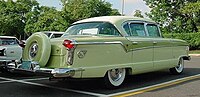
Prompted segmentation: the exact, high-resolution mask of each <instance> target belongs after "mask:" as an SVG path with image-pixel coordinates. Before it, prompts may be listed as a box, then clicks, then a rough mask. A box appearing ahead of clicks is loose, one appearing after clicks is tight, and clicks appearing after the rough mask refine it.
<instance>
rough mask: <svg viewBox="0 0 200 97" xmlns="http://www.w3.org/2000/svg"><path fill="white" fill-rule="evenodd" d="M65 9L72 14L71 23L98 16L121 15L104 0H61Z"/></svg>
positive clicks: (68, 13)
mask: <svg viewBox="0 0 200 97" xmlns="http://www.w3.org/2000/svg"><path fill="white" fill-rule="evenodd" d="M61 2H62V3H63V6H64V7H63V11H64V12H65V13H66V14H67V15H68V16H70V19H71V21H70V23H73V22H75V21H78V20H81V19H85V18H89V17H97V16H108V15H120V14H119V12H118V11H117V10H116V9H112V8H111V6H112V5H111V4H110V3H108V2H105V1H103V0H61Z"/></svg>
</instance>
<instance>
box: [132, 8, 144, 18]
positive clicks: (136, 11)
mask: <svg viewBox="0 0 200 97" xmlns="http://www.w3.org/2000/svg"><path fill="white" fill-rule="evenodd" d="M133 16H135V17H140V18H144V16H143V15H142V12H141V11H140V10H135V12H134V15H133Z"/></svg>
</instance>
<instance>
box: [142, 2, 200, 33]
mask: <svg viewBox="0 0 200 97" xmlns="http://www.w3.org/2000/svg"><path fill="white" fill-rule="evenodd" d="M144 1H145V2H146V4H147V5H148V6H149V7H150V8H151V12H150V13H149V14H147V15H148V16H149V17H150V18H151V19H153V20H154V21H156V22H158V23H159V24H160V25H161V26H162V27H163V28H162V30H163V32H165V33H170V32H176V33H182V32H198V30H199V29H198V26H199V20H200V18H199V16H200V13H199V1H198V0H144ZM197 1H198V2H197ZM193 9H195V10H193ZM192 10H193V11H192Z"/></svg>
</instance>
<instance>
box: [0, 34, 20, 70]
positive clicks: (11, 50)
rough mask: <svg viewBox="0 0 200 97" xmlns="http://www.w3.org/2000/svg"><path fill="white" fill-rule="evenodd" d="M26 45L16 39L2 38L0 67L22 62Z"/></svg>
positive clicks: (0, 38)
mask: <svg viewBox="0 0 200 97" xmlns="http://www.w3.org/2000/svg"><path fill="white" fill-rule="evenodd" d="M23 47H24V45H23V43H21V42H20V41H19V40H18V39H17V38H16V37H13V36H0V67H6V66H7V65H8V64H9V63H11V62H16V63H18V62H20V60H21V58H22V49H23Z"/></svg>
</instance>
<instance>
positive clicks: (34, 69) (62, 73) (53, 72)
mask: <svg viewBox="0 0 200 97" xmlns="http://www.w3.org/2000/svg"><path fill="white" fill-rule="evenodd" d="M10 71H11V72H14V73H24V74H25V73H28V74H35V75H45V76H49V77H58V78H59V77H72V76H74V75H75V72H76V71H82V70H80V69H70V68H55V69H47V68H40V66H39V65H38V63H36V62H27V63H25V64H23V63H22V64H21V65H20V66H17V68H10Z"/></svg>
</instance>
